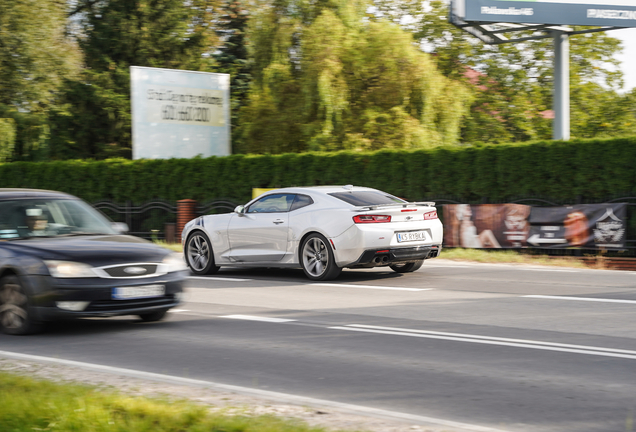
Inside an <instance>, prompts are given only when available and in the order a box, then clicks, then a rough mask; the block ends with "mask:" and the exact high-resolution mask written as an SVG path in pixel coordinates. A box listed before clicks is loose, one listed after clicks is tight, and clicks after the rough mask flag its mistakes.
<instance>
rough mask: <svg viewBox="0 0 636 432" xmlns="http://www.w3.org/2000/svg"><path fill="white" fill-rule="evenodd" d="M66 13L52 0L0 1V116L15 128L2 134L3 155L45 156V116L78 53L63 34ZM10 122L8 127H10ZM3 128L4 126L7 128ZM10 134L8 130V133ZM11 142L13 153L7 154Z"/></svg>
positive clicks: (75, 64) (70, 74) (76, 68)
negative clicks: (11, 138) (11, 133)
mask: <svg viewBox="0 0 636 432" xmlns="http://www.w3.org/2000/svg"><path fill="white" fill-rule="evenodd" d="M65 24H66V15H65V13H64V8H63V5H62V3H61V2H58V1H55V0H12V1H1V2H0V118H6V119H12V121H8V120H7V121H4V122H3V124H4V125H5V126H4V127H5V128H9V129H11V130H13V131H14V132H15V136H14V139H13V140H12V144H11V145H9V144H7V143H8V142H9V141H8V139H9V136H10V135H9V134H7V135H6V136H5V137H4V138H3V149H2V150H1V151H0V152H2V154H3V156H2V157H4V158H11V159H26V160H29V159H34V158H38V157H45V156H46V154H47V149H46V148H45V144H46V139H47V137H48V127H47V115H48V112H49V110H50V109H51V108H52V107H54V106H55V105H56V104H57V97H58V95H59V91H60V87H61V86H62V85H63V82H64V80H65V79H66V78H67V77H73V76H75V75H76V74H77V73H78V71H79V67H80V62H81V55H80V53H79V50H78V48H77V46H76V44H75V43H73V41H72V40H70V39H69V38H68V37H66V36H65V33H64V28H65ZM9 125H11V126H9ZM9 129H7V130H9ZM11 136H13V135H11ZM7 146H10V147H11V148H12V151H11V153H12V154H6V153H5V150H7V149H8V148H9V147H7Z"/></svg>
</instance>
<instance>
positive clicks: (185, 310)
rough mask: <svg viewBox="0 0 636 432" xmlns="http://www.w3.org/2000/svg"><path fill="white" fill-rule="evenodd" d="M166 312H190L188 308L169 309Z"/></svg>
mask: <svg viewBox="0 0 636 432" xmlns="http://www.w3.org/2000/svg"><path fill="white" fill-rule="evenodd" d="M168 312H172V313H179V312H190V309H170V310H169V311H168Z"/></svg>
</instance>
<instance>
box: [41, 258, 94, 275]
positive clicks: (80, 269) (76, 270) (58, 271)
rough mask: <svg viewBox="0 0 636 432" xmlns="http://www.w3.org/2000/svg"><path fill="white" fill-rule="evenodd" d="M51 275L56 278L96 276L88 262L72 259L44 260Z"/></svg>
mask: <svg viewBox="0 0 636 432" xmlns="http://www.w3.org/2000/svg"><path fill="white" fill-rule="evenodd" d="M44 264H45V265H46V266H47V267H48V269H49V273H51V276H53V277H56V278H90V277H97V274H96V273H95V272H94V271H93V267H91V266H89V265H88V264H84V263H78V262H74V261H51V260H45V261H44Z"/></svg>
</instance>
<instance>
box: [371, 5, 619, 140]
mask: <svg viewBox="0 0 636 432" xmlns="http://www.w3.org/2000/svg"><path fill="white" fill-rule="evenodd" d="M375 4H376V8H377V9H376V13H377V14H378V15H379V16H384V17H389V18H390V19H392V20H393V21H395V22H398V23H400V24H401V25H402V26H403V27H404V28H405V29H407V30H409V31H411V32H412V33H413V35H414V37H415V39H416V40H417V41H418V42H419V43H420V45H421V46H422V48H423V49H426V50H427V51H431V52H433V53H434V54H435V59H436V62H437V65H438V67H439V69H440V70H441V71H442V72H443V73H444V75H445V76H447V77H450V78H453V79H457V80H462V81H469V82H470V81H472V84H473V86H472V88H473V90H474V91H475V94H476V96H475V100H474V102H473V104H472V106H471V109H470V115H469V116H468V118H467V119H466V121H465V122H464V126H463V128H462V140H463V141H465V142H472V141H485V142H501V141H522V140H528V139H535V138H550V137H551V119H550V116H549V115H546V111H548V110H550V109H551V107H552V82H553V75H552V74H553V46H552V39H550V38H548V39H542V40H535V41H527V42H523V43H517V44H502V45H487V44H484V43H482V42H481V41H479V40H478V39H477V38H475V37H474V36H471V35H469V34H468V33H466V32H464V31H463V30H460V29H458V28H456V27H455V26H453V25H451V24H450V23H449V22H448V3H447V2H446V1H439V0H432V1H429V2H426V3H425V4H422V3H421V2H419V1H416V0H406V1H402V0H400V1H397V0H376V1H375ZM574 28H575V29H576V27H574ZM529 34H530V33H528V32H526V33H519V34H517V35H522V36H527V35H529ZM620 49H621V46H620V41H619V40H618V39H615V38H612V37H611V33H603V32H600V33H590V34H586V35H578V36H573V37H572V38H571V40H570V66H571V75H572V80H571V94H572V96H573V97H572V112H573V113H574V112H577V111H582V110H584V109H585V108H584V107H583V106H580V107H579V106H577V105H576V104H577V103H579V101H580V98H578V97H577V95H578V94H579V92H580V91H583V92H584V93H586V94H588V95H589V94H590V93H589V92H590V91H592V89H594V91H596V92H597V95H598V96H599V97H601V98H603V97H605V96H606V95H605V93H606V89H610V91H613V92H614V93H616V90H617V89H618V88H620V86H621V84H622V82H621V80H622V75H621V72H620V70H619V69H618V67H617V66H618V61H617V60H616V56H615V54H616V53H617V52H619V51H620ZM467 71H468V72H469V73H468V74H467ZM471 71H477V72H478V73H479V76H478V78H475V77H474V74H473V75H471V74H470V72H471ZM604 95H605V96H604ZM595 112H596V113H597V114H600V113H599V112H598V110H595ZM587 133H588V132H583V130H582V129H579V126H578V123H577V122H573V127H572V135H573V136H587Z"/></svg>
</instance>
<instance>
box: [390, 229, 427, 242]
mask: <svg viewBox="0 0 636 432" xmlns="http://www.w3.org/2000/svg"><path fill="white" fill-rule="evenodd" d="M421 240H426V231H411V232H404V233H397V241H398V243H402V242H410V241H421Z"/></svg>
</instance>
